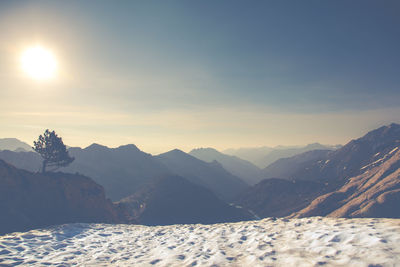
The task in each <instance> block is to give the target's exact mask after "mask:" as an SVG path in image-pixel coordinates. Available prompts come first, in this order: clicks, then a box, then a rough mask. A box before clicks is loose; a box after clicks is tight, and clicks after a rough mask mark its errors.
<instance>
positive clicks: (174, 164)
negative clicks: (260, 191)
mask: <svg viewBox="0 0 400 267" xmlns="http://www.w3.org/2000/svg"><path fill="white" fill-rule="evenodd" d="M156 158H157V159H158V160H159V161H160V162H161V163H162V164H164V165H165V166H166V167H167V168H168V169H169V170H171V171H172V173H174V174H176V175H179V176H182V177H185V179H187V180H189V181H190V182H192V183H194V184H197V185H200V186H204V187H206V188H207V189H209V190H211V191H212V192H213V193H214V194H216V195H217V196H218V197H219V198H221V199H223V200H225V201H228V202H229V201H231V200H232V199H233V198H234V197H236V196H237V195H238V194H239V193H241V192H242V191H243V190H245V189H247V188H248V187H249V185H248V184H246V183H245V182H244V181H243V180H241V179H240V178H239V177H237V176H234V175H233V174H231V173H230V172H228V171H227V170H225V169H224V168H223V167H222V165H221V164H220V163H219V162H217V161H213V162H211V163H208V162H204V161H202V160H199V159H197V158H195V157H193V156H191V155H189V154H187V153H185V152H183V151H181V150H178V149H174V150H172V151H169V152H167V153H163V154H160V155H158V156H157V157H156Z"/></svg>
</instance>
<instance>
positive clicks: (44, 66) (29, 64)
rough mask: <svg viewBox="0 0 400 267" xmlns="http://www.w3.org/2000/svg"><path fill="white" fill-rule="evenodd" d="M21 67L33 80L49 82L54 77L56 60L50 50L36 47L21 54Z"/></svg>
mask: <svg viewBox="0 0 400 267" xmlns="http://www.w3.org/2000/svg"><path fill="white" fill-rule="evenodd" d="M21 67H22V69H23V70H24V71H25V72H26V73H27V74H28V75H29V76H30V77H31V78H33V79H35V80H49V79H52V78H54V77H55V74H56V70H57V60H56V58H55V56H54V54H53V53H52V52H51V51H50V50H48V49H46V48H43V47H41V46H39V45H37V46H33V47H30V48H28V49H26V50H25V51H23V52H22V54H21Z"/></svg>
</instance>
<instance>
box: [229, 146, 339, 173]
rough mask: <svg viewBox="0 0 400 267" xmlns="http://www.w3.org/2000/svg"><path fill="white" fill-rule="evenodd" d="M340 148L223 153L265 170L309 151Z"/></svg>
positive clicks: (239, 150) (269, 149)
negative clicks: (277, 162)
mask: <svg viewBox="0 0 400 267" xmlns="http://www.w3.org/2000/svg"><path fill="white" fill-rule="evenodd" d="M340 147H341V146H338V145H337V146H329V145H321V144H319V143H314V144H309V145H306V146H302V147H288V146H277V147H274V148H272V147H260V148H239V149H227V150H224V153H226V154H229V155H234V156H237V157H239V158H242V159H245V160H248V161H250V162H252V163H253V164H255V165H256V166H258V167H259V168H266V167H267V166H268V165H270V164H272V163H273V162H275V161H277V160H279V159H281V158H288V157H292V156H295V155H298V154H301V153H304V152H307V151H311V150H336V149H338V148H340Z"/></svg>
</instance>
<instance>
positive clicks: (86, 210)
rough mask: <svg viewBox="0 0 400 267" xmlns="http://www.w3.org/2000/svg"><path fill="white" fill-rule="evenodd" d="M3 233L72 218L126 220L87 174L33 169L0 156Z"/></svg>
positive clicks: (109, 221) (0, 229)
mask: <svg viewBox="0 0 400 267" xmlns="http://www.w3.org/2000/svg"><path fill="white" fill-rule="evenodd" d="M0 215H1V220H0V235H1V234H4V233H7V232H13V231H25V230H28V229H33V228H37V227H44V226H48V225H54V224H64V223H73V222H98V223H118V222H126V220H125V218H124V216H123V215H122V213H121V212H120V209H119V208H118V207H117V206H114V205H113V204H112V203H111V201H109V200H107V199H106V198H105V194H104V189H103V187H102V186H100V185H98V184H96V183H95V182H94V181H93V180H91V179H90V178H88V177H85V176H82V175H76V174H66V173H45V174H42V173H31V172H28V171H24V170H20V169H17V168H15V167H13V166H11V165H9V164H7V163H5V162H4V161H2V160H0Z"/></svg>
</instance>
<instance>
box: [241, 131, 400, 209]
mask: <svg viewBox="0 0 400 267" xmlns="http://www.w3.org/2000/svg"><path fill="white" fill-rule="evenodd" d="M399 146H400V125H398V124H391V125H389V126H383V127H380V128H378V129H376V130H373V131H371V132H369V133H367V134H366V135H365V136H363V137H361V138H358V139H356V140H352V141H350V142H349V143H348V144H347V145H345V146H344V147H342V148H340V149H338V150H336V151H331V152H328V153H327V154H326V155H325V154H324V153H323V154H322V158H318V157H317V158H312V157H311V159H310V160H309V161H305V162H303V163H301V164H300V165H299V166H301V168H297V169H296V170H295V171H293V172H292V173H291V174H290V179H291V181H294V182H295V184H294V185H292V186H296V184H297V185H299V187H298V188H296V189H295V190H291V189H290V186H288V187H287V188H284V187H282V188H283V189H282V190H283V191H282V192H283V193H284V194H287V195H288V196H287V198H288V199H297V200H296V202H298V203H302V205H299V206H298V207H297V208H296V209H298V210H293V209H292V207H293V202H291V201H287V202H285V201H282V202H280V203H279V208H280V209H281V210H287V211H289V210H292V212H298V211H300V210H301V209H303V208H306V207H307V206H309V205H310V203H311V202H312V200H314V199H316V198H317V197H320V196H323V195H325V196H324V197H323V198H321V199H319V200H316V202H314V203H313V204H312V205H311V206H310V207H309V208H308V210H304V211H302V213H301V214H300V215H298V216H308V215H327V214H330V213H332V216H360V217H361V216H366V214H375V215H376V216H380V215H379V213H378V212H375V211H374V212H373V211H372V210H373V209H372V208H371V209H370V208H368V207H369V206H368V205H372V206H374V207H376V206H379V205H378V204H377V203H381V204H382V203H383V202H386V204H385V206H390V205H392V204H390V205H389V204H388V203H397V205H398V206H399V205H400V203H399V202H398V194H397V191H396V190H397V181H398V179H399V178H398V177H397V176H396V173H397V171H396V170H397V169H396V168H398V163H393V164H392V165H390V167H387V168H388V169H387V170H386V171H385V169H384V167H382V168H383V169H376V170H375V171H376V173H377V174H376V175H374V177H375V178H373V177H370V176H369V174H368V172H367V171H369V172H372V169H373V168H375V167H378V166H381V164H383V163H384V162H386V161H387V160H389V159H390V158H392V154H393V153H394V152H395V151H396V150H397V149H398V147H399ZM300 157H301V155H300ZM388 164H389V163H388ZM382 166H383V165H382ZM396 166H397V167H396ZM288 168H290V166H288ZM389 169H390V170H391V171H390V172H389V171H388V170H389ZM282 173H283V175H282V176H284V175H285V174H287V171H285V170H283V172H282ZM378 173H379V175H378ZM389 173H393V174H390V175H389ZM360 175H361V176H360ZM352 177H357V178H352ZM277 178H280V177H279V176H278V177H277ZM284 178H288V177H284ZM371 179H375V180H376V181H383V182H382V183H388V184H381V183H378V182H373V181H374V180H371ZM267 181H268V180H267ZM306 181H307V182H312V183H314V185H316V187H315V189H314V191H312V192H308V188H307V187H305V186H303V183H304V182H306ZM356 181H357V182H356ZM289 182H290V181H287V182H286V183H289ZM280 183H284V182H283V181H280ZM363 184H368V185H371V186H372V185H374V184H376V187H375V186H373V189H371V190H372V191H368V190H369V189H368V190H364V189H362V185H363ZM389 185H390V186H389ZM379 188H380V189H379ZM363 190H364V191H363ZM278 192H279V191H278V189H276V185H275V183H268V182H265V181H263V182H261V183H259V184H256V185H254V186H253V187H252V188H251V189H249V191H248V192H247V193H246V194H245V195H242V196H241V198H240V199H238V201H239V204H241V205H243V206H245V207H246V208H248V209H250V210H254V211H255V212H257V211H258V212H260V210H262V211H263V212H260V213H262V214H261V216H266V217H267V216H272V215H271V214H273V213H270V212H268V209H267V208H264V209H262V206H265V207H269V206H270V205H271V204H270V202H271V201H272V200H271V198H269V197H267V196H268V194H269V195H272V196H274V194H275V195H277V196H279V193H278ZM371 192H375V193H374V194H373V195H371ZM353 193H355V194H356V195H352V194H353ZM264 195H266V196H265V197H263V196H264ZM257 196H261V197H258V198H257ZM378 196H381V197H380V198H379V199H375V197H378ZM272 198H273V197H272ZM370 199H372V200H373V201H375V202H369V200H370ZM361 200H362V201H361ZM360 201H361V202H360ZM307 202H308V203H307ZM319 202H321V204H318V203H319ZM345 202H351V203H353V204H354V205H355V206H352V207H353V208H351V209H350V210H348V211H346V212H344V211H343V210H342V211H341V212H339V211H338V212H337V213H335V214H333V212H334V211H335V210H336V209H339V208H340V207H341V206H342V205H344V204H345ZM355 203H357V204H355ZM368 203H369V204H368ZM371 203H375V204H371ZM353 204H352V205H353ZM357 205H359V207H358V208H357ZM260 207H261V208H260ZM391 207H395V206H393V205H392V206H391ZM343 209H344V210H345V209H347V208H343ZM352 209H354V210H352ZM365 209H366V210H365ZM356 210H359V211H357V212H356ZM367 210H368V211H367ZM270 211H271V212H272V210H270ZM363 214H364V215H363ZM386 214H387V215H386V216H390V217H396V216H397V215H396V214H397V211H396V210H393V209H392V210H391V209H389V212H388V213H386ZM259 215H260V214H259ZM288 215H290V213H286V212H283V213H281V216H288Z"/></svg>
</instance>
